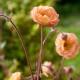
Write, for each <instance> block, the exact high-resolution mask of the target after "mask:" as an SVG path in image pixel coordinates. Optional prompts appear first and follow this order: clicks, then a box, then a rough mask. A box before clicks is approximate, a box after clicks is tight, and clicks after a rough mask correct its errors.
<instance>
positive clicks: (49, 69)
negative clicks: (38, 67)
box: [42, 61, 54, 77]
mask: <svg viewBox="0 0 80 80" xmlns="http://www.w3.org/2000/svg"><path fill="white" fill-rule="evenodd" d="M42 72H43V74H44V75H45V76H46V77H48V74H49V75H53V73H54V66H53V65H52V63H51V62H49V61H45V62H44V63H43V65H42Z"/></svg>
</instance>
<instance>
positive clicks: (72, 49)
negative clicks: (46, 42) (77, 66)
mask: <svg viewBox="0 0 80 80" xmlns="http://www.w3.org/2000/svg"><path fill="white" fill-rule="evenodd" d="M55 45H56V51H57V52H58V54H59V55H61V56H63V57H64V58H66V59H70V58H74V57H75V56H76V55H77V53H78V51H79V45H78V39H77V37H76V35H75V34H74V33H63V34H62V33H60V34H59V35H58V36H57V38H56V41H55Z"/></svg>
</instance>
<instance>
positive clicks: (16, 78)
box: [9, 72, 26, 80]
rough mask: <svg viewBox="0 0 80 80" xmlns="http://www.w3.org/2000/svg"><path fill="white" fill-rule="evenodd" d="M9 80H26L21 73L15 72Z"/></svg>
mask: <svg viewBox="0 0 80 80" xmlns="http://www.w3.org/2000/svg"><path fill="white" fill-rule="evenodd" d="M9 80H26V79H25V78H24V77H23V76H22V75H21V73H20V72H15V73H13V74H12V75H11V77H10V79H9Z"/></svg>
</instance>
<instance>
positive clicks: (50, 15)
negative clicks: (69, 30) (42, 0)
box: [31, 6, 59, 27]
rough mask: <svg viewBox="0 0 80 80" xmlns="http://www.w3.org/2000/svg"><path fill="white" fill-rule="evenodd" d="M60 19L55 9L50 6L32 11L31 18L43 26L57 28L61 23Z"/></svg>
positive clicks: (35, 8) (39, 7)
mask: <svg viewBox="0 0 80 80" xmlns="http://www.w3.org/2000/svg"><path fill="white" fill-rule="evenodd" d="M58 17H59V15H58V14H57V12H56V11H55V9H54V8H52V7H49V6H38V7H34V8H33V9H32V11H31V18H32V19H33V21H34V22H37V23H38V24H39V25H41V26H49V27H53V26H55V25H56V24H57V23H58V21H59V19H58Z"/></svg>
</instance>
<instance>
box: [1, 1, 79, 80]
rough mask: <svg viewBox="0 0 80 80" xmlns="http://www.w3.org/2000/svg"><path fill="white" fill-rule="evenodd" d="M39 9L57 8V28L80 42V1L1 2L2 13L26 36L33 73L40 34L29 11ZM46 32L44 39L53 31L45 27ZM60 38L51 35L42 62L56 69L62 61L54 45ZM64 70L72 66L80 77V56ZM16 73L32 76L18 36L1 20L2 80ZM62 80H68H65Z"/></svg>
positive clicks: (69, 61)
mask: <svg viewBox="0 0 80 80" xmlns="http://www.w3.org/2000/svg"><path fill="white" fill-rule="evenodd" d="M39 5H46V6H52V7H54V8H55V10H56V11H57V13H58V14H59V16H60V17H59V18H60V21H59V23H58V25H56V28H59V29H61V31H63V32H73V33H75V34H76V36H77V37H78V40H79V39H80V1H79V0H0V12H1V13H4V14H6V15H8V16H10V17H11V19H12V21H13V22H14V23H15V24H16V26H17V27H18V28H19V29H20V31H21V33H22V35H23V38H24V41H25V43H26V46H27V51H28V53H29V57H30V61H31V66H32V69H33V71H34V73H35V70H36V63H37V61H38V53H39V50H40V30H39V28H38V25H37V24H36V23H35V22H33V21H32V19H31V18H30V11H31V9H32V8H33V7H35V6H39ZM43 31H44V35H43V36H44V38H45V36H46V35H47V34H48V33H49V32H50V29H49V28H48V27H45V28H44V30H43ZM57 34H58V33H57V32H55V33H53V34H51V36H50V37H49V39H48V40H47V42H46V44H45V45H44V51H43V62H44V61H52V63H53V64H54V65H55V66H56V69H57V67H58V65H59V62H60V61H61V59H62V57H61V56H59V55H58V54H57V53H56V50H55V44H54V43H55V38H56V35H57ZM79 44H80V40H79ZM64 66H72V67H73V68H74V71H75V72H76V73H77V74H78V75H80V54H78V55H77V56H76V57H75V58H74V59H70V60H65V61H64ZM16 71H20V72H22V73H23V75H24V76H29V75H30V71H29V67H28V66H27V61H26V58H25V54H24V51H23V48H22V44H21V42H20V40H19V37H18V35H17V33H16V32H15V30H14V29H13V27H12V25H11V24H10V23H9V22H8V21H6V20H5V19H2V18H1V17H0V80H7V79H8V78H9V76H10V75H11V73H13V72H16ZM73 77H74V76H73ZM43 78H44V80H45V79H46V80H51V79H50V78H48V79H47V78H45V77H43ZM60 80H66V78H62V79H60ZM73 80H75V79H73Z"/></svg>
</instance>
